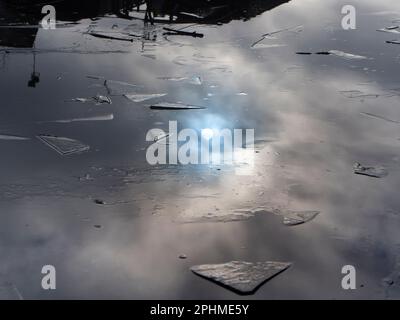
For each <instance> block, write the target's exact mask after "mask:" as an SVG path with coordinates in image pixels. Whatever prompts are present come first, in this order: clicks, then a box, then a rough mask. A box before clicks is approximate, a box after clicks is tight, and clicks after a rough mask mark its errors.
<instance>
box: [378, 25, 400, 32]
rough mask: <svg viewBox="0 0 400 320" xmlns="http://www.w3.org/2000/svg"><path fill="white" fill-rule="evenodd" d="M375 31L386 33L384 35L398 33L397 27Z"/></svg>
mask: <svg viewBox="0 0 400 320" xmlns="http://www.w3.org/2000/svg"><path fill="white" fill-rule="evenodd" d="M376 31H379V32H386V33H400V31H399V26H391V27H386V28H382V29H378V30H376Z"/></svg>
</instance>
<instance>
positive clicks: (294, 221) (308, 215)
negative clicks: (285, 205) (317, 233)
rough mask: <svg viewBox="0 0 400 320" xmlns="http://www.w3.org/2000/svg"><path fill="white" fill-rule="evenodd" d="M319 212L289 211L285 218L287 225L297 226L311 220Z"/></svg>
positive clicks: (284, 221)
mask: <svg viewBox="0 0 400 320" xmlns="http://www.w3.org/2000/svg"><path fill="white" fill-rule="evenodd" d="M318 214H319V211H292V212H290V211H289V212H287V213H285V215H284V218H283V224H284V225H286V226H296V225H299V224H303V223H306V222H308V221H311V220H312V219H314V218H315V217H316V216H317V215H318Z"/></svg>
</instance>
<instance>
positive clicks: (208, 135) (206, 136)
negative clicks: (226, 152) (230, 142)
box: [201, 128, 214, 140]
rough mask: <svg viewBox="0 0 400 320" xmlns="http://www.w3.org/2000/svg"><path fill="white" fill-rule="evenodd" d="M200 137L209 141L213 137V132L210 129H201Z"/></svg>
mask: <svg viewBox="0 0 400 320" xmlns="http://www.w3.org/2000/svg"><path fill="white" fill-rule="evenodd" d="M201 135H202V137H203V138H204V139H206V140H210V139H211V138H212V137H213V136H214V131H213V130H212V129H208V128H207V129H203V130H201Z"/></svg>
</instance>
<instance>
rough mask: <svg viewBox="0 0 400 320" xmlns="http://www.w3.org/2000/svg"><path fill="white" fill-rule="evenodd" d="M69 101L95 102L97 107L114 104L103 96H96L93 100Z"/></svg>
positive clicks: (75, 99) (74, 100) (76, 100)
mask: <svg viewBox="0 0 400 320" xmlns="http://www.w3.org/2000/svg"><path fill="white" fill-rule="evenodd" d="M67 101H72V102H81V103H86V102H93V103H95V104H96V105H99V104H103V103H107V104H112V101H111V99H110V98H109V97H107V96H102V95H96V96H94V97H92V98H74V99H72V100H67Z"/></svg>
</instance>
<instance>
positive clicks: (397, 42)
mask: <svg viewBox="0 0 400 320" xmlns="http://www.w3.org/2000/svg"><path fill="white" fill-rule="evenodd" d="M386 43H390V44H400V40H388V41H386Z"/></svg>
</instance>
